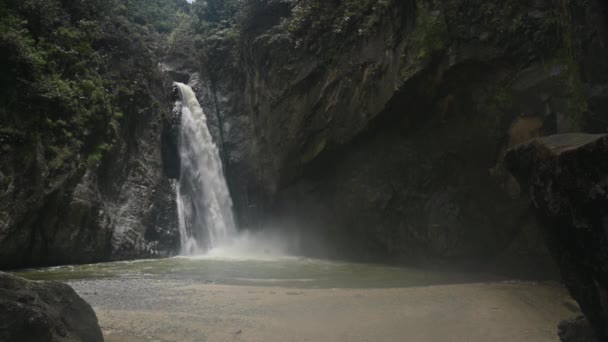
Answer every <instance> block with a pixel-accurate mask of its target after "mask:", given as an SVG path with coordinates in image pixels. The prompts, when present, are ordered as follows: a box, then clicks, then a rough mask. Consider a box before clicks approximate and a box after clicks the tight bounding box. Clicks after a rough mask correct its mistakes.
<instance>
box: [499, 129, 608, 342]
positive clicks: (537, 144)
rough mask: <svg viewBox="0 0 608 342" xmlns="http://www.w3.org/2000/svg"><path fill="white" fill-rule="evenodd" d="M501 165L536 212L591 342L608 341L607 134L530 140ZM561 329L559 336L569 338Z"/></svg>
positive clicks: (513, 151)
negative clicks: (588, 327) (593, 338)
mask: <svg viewBox="0 0 608 342" xmlns="http://www.w3.org/2000/svg"><path fill="white" fill-rule="evenodd" d="M505 163H506V167H507V168H508V169H509V170H510V171H511V173H512V174H513V175H514V176H515V178H516V179H517V180H518V182H519V183H520V185H521V187H522V189H523V190H524V191H526V192H528V194H529V196H530V199H531V201H532V204H533V205H534V207H535V208H536V213H537V217H538V219H539V221H540V223H541V226H542V227H543V230H544V236H545V239H546V242H547V244H548V247H549V249H550V251H551V253H552V255H553V257H554V259H555V260H556V261H557V263H558V265H559V268H560V271H561V275H562V279H563V282H564V284H565V285H566V287H567V288H568V290H569V292H570V294H571V295H572V297H573V298H574V299H575V300H576V301H577V302H578V303H579V305H580V307H581V309H582V311H583V313H584V314H585V316H586V318H587V320H588V321H589V323H590V325H591V327H592V328H593V330H594V331H595V335H596V336H597V339H598V340H599V341H602V342H603V341H608V135H605V134H597V135H592V134H579V133H571V134H560V135H553V136H548V137H544V138H539V139H535V140H532V141H531V142H528V143H525V144H523V145H520V146H517V147H515V148H513V149H512V150H510V151H509V152H508V153H507V155H506V157H505ZM562 325H563V328H564V329H562V330H563V332H564V334H560V335H562V336H565V335H571V334H565V330H566V329H565V328H566V327H567V326H568V325H569V324H566V323H564V324H562ZM571 325H572V324H570V326H571ZM576 325H577V326H581V324H580V322H579V323H577V324H576ZM579 330H580V329H579ZM583 330H584V329H583ZM562 340H564V341H566V340H568V341H575V339H572V338H570V339H562Z"/></svg>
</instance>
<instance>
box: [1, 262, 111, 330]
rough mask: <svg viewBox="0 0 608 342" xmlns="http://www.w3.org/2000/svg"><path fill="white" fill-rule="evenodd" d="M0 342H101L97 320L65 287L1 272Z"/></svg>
mask: <svg viewBox="0 0 608 342" xmlns="http://www.w3.org/2000/svg"><path fill="white" fill-rule="evenodd" d="M0 322H1V323H0V341H4V342H101V341H103V336H102V333H101V329H100V327H99V324H98V323H97V316H95V312H94V311H93V309H92V308H91V306H90V305H89V304H87V303H86V302H85V301H84V300H83V299H82V298H80V297H79V296H78V295H77V294H76V292H75V291H74V290H73V289H72V288H71V287H69V286H68V285H65V284H62V283H58V282H54V281H44V282H37V281H28V280H25V279H23V278H19V277H15V276H13V275H10V274H7V273H3V272H0Z"/></svg>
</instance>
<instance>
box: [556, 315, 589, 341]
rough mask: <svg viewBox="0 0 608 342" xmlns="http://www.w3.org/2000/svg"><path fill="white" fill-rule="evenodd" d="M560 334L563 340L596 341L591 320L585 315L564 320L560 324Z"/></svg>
mask: <svg viewBox="0 0 608 342" xmlns="http://www.w3.org/2000/svg"><path fill="white" fill-rule="evenodd" d="M558 335H559V338H560V340H561V341H562V342H596V341H597V339H596V338H595V334H594V333H593V329H591V326H590V325H589V321H588V320H587V319H586V318H585V317H583V316H580V317H577V318H575V319H572V320H568V321H562V322H560V323H559V326H558Z"/></svg>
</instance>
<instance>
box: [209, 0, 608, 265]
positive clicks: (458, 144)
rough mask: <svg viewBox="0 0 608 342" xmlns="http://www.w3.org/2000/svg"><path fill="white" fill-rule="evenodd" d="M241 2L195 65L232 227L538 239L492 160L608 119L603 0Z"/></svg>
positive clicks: (376, 248)
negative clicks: (221, 164) (204, 85)
mask: <svg viewBox="0 0 608 342" xmlns="http://www.w3.org/2000/svg"><path fill="white" fill-rule="evenodd" d="M248 4H249V6H250V7H249V8H248V12H247V13H248V15H242V18H241V21H240V22H239V23H237V24H236V26H235V27H236V28H234V30H235V33H233V34H228V33H226V32H227V31H229V30H230V28H222V30H219V31H218V32H219V33H217V34H216V35H217V36H218V37H224V39H225V41H227V43H225V45H224V46H223V49H219V50H220V52H217V53H215V54H214V53H213V51H212V53H209V52H206V54H205V55H204V58H203V59H202V60H201V61H202V62H203V64H202V65H203V66H202V67H201V70H202V72H203V73H202V74H203V78H204V79H208V80H209V84H211V88H210V91H211V94H210V95H208V96H213V97H215V99H219V101H215V102H213V106H207V108H206V111H207V112H212V113H217V114H218V115H219V117H220V119H221V122H222V125H221V131H222V132H223V136H222V137H218V139H221V140H222V144H223V149H224V150H225V155H226V164H227V173H228V178H229V181H230V184H231V187H232V191H233V197H234V198H235V205H236V210H237V213H238V214H239V217H240V220H241V224H242V225H244V226H251V227H254V226H264V227H268V226H279V227H281V229H289V230H293V231H296V232H300V233H302V234H303V236H304V237H305V236H309V235H310V236H317V237H319V238H320V239H321V240H324V241H327V242H328V243H329V245H331V246H332V247H331V250H330V251H329V250H328V249H326V248H321V246H320V245H319V243H318V240H317V239H312V240H310V241H307V240H306V238H304V239H303V240H302V241H303V242H302V243H303V244H304V245H306V246H302V247H303V248H304V249H305V250H307V251H308V252H317V253H323V254H333V255H334V256H350V257H359V258H378V257H380V258H383V259H385V260H386V258H397V259H408V260H410V259H412V258H414V257H418V256H436V257H450V258H458V257H462V258H467V257H472V256H480V255H485V256H491V255H497V254H499V253H501V251H505V250H509V253H511V254H513V253H515V254H517V253H519V252H521V253H528V252H530V251H537V250H538V249H542V245H543V244H542V242H541V239H540V237H539V235H538V234H537V228H536V224H535V223H534V220H533V219H532V216H531V215H530V213H529V211H528V210H527V205H526V201H525V200H523V199H522V197H521V196H520V195H519V187H518V184H517V182H515V181H514V180H513V179H512V178H511V177H510V176H509V175H508V174H507V173H506V172H505V171H504V168H503V167H502V158H503V155H504V152H505V150H506V149H507V148H508V147H510V146H514V145H515V144H518V143H520V142H523V141H525V140H527V139H530V138H532V137H534V136H539V135H546V134H550V133H555V132H570V131H590V132H603V131H605V130H606V127H607V125H606V124H607V123H608V117H607V116H606V115H607V113H608V102H607V100H608V91H607V89H608V87H607V85H608V60H607V59H606V58H604V57H605V56H606V52H607V48H608V45H607V44H608V36H607V28H608V27H607V24H606V5H605V4H604V3H603V2H601V1H595V0H592V1H585V2H572V1H559V2H558V4H557V5H556V3H555V2H554V1H543V0H539V1H532V2H530V1H514V2H509V4H508V5H505V4H504V3H502V2H498V1H431V0H418V1H413V0H412V1H329V2H328V1H314V0H303V1H298V2H287V1H268V2H260V1H257V2H256V1H249V2H248ZM236 31H238V32H236ZM226 37H228V38H226ZM235 37H236V38H235ZM218 39H219V38H218ZM226 50H228V51H230V53H226ZM214 57H215V59H214Z"/></svg>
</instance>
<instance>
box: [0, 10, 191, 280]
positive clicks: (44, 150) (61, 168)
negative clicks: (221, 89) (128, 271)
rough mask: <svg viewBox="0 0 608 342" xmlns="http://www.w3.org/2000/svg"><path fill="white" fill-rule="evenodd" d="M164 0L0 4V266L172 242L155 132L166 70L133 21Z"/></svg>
mask: <svg viewBox="0 0 608 342" xmlns="http://www.w3.org/2000/svg"><path fill="white" fill-rule="evenodd" d="M129 3H131V4H132V6H130V7H129V8H127V7H125V6H124V4H127V5H128V4H129ZM175 3H177V2H175ZM163 4H164V5H167V4H169V2H158V3H154V4H152V3H150V2H147V1H139V2H138V3H137V4H136V2H134V1H129V2H126V1H119V2H117V3H116V4H114V3H112V4H110V3H108V2H104V1H86V2H78V3H66V2H62V1H56V0H49V1H45V2H36V3H31V4H25V3H22V2H8V3H6V9H5V10H3V11H2V13H1V14H0V26H2V30H1V31H2V32H3V33H4V32H8V33H6V34H2V35H0V45H1V46H2V49H3V51H7V57H6V58H5V57H2V58H3V59H2V63H1V65H2V68H3V69H2V74H3V75H7V77H2V78H1V80H0V81H1V87H0V88H1V90H0V98H1V99H2V100H1V101H0V115H1V116H0V121H1V124H0V269H8V268H16V267H24V266H40V265H56V264H66V263H87V262H96V261H107V260H116V259H125V258H144V257H155V256H168V255H171V254H172V253H174V252H175V251H176V250H177V249H178V247H179V246H178V244H179V237H178V230H177V215H176V206H175V190H174V189H173V186H172V183H171V181H170V176H171V175H170V174H169V173H170V170H171V168H172V167H171V164H172V163H173V161H172V160H170V159H168V158H165V159H163V158H162V150H163V149H165V147H164V146H163V142H164V140H163V139H162V137H161V136H162V132H163V130H164V128H165V127H166V126H168V125H170V121H169V120H168V119H167V120H166V118H165V117H166V116H167V115H168V114H169V113H170V111H171V106H172V101H171V96H170V89H171V81H170V80H169V79H167V77H166V75H163V74H162V73H161V71H160V70H159V66H158V63H157V52H156V51H155V49H156V48H157V47H156V44H158V43H159V41H160V37H158V33H157V32H156V31H154V28H153V27H152V26H149V25H148V26H149V27H148V26H142V25H147V22H146V20H145V18H146V16H147V15H146V10H148V11H152V12H153V13H162V14H166V15H170V14H171V13H164V12H163V11H161V10H159V7H158V6H162V5H163ZM183 5H184V6H188V5H187V3H186V2H184V3H183ZM3 6H4V5H3ZM153 6H156V8H154V7H153ZM50 9H52V10H50ZM134 17H137V18H138V19H137V20H135V19H134ZM155 18H156V19H155V20H159V18H158V17H155ZM149 20H153V19H152V17H150V18H149ZM20 25H21V26H20ZM40 25H42V26H40ZM56 32H61V34H57V33H56ZM67 37H71V38H67ZM41 56H42V57H41ZM38 63H39V64H38ZM7 98H9V99H10V100H6V99H7ZM165 157H166V156H165Z"/></svg>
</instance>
